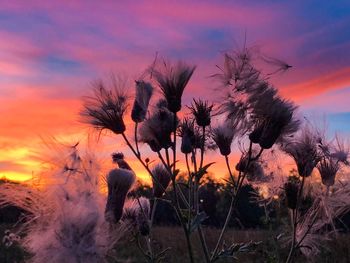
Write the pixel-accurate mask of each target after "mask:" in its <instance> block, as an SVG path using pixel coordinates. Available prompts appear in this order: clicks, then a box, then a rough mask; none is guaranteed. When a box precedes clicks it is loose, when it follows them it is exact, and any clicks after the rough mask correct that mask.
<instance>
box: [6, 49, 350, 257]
mask: <svg viewBox="0 0 350 263" xmlns="http://www.w3.org/2000/svg"><path fill="white" fill-rule="evenodd" d="M257 58H259V56H256V55H255V53H254V49H251V48H247V47H244V48H243V49H241V50H238V51H234V52H231V53H226V54H224V63H223V66H222V67H220V66H218V68H219V70H220V72H219V73H218V74H214V75H213V77H215V78H217V79H219V80H220V82H221V85H220V87H219V89H218V90H220V91H222V94H223V95H222V96H221V97H220V99H221V101H220V103H219V104H215V103H211V102H209V101H206V100H203V99H201V98H199V99H198V98H197V99H193V101H192V103H191V105H189V106H188V107H187V111H188V112H186V113H185V114H184V117H182V118H181V117H180V116H183V114H180V111H181V110H182V109H184V107H183V100H182V97H183V95H184V94H185V93H186V90H187V87H188V85H190V83H191V77H192V75H193V74H194V72H195V69H196V67H195V66H192V65H191V66H190V65H188V64H186V63H184V62H175V63H170V62H167V61H165V60H164V61H161V62H159V63H154V64H153V65H152V66H151V67H149V69H148V70H147V71H146V72H147V74H149V78H148V80H147V81H146V80H141V79H138V80H136V81H135V84H133V85H135V87H136V92H135V97H134V98H133V99H132V100H130V98H129V96H128V95H127V88H129V87H128V85H127V84H126V83H125V82H120V81H118V78H116V77H114V78H112V80H111V81H109V82H106V81H102V80H100V81H96V82H94V83H93V90H92V95H91V96H86V97H84V100H83V109H82V111H81V116H82V117H83V121H84V122H86V123H88V124H89V125H91V126H93V127H94V128H95V129H97V130H98V131H99V132H100V133H101V131H109V132H111V133H112V134H113V135H116V136H118V138H119V139H122V140H123V141H124V142H125V144H126V145H127V147H128V148H129V150H130V151H131V153H132V154H133V156H134V158H136V159H137V160H138V161H139V162H140V163H141V165H142V166H143V168H144V169H145V170H146V171H147V172H148V174H149V176H150V181H151V183H152V185H151V187H152V196H151V198H150V199H147V198H145V197H141V196H134V197H133V198H129V195H130V192H132V191H133V186H134V183H135V180H136V177H137V174H136V173H135V171H134V170H133V167H132V165H131V164H132V162H130V164H129V163H128V160H130V158H131V157H130V156H124V154H123V153H122V152H115V153H112V161H113V163H114V164H115V165H116V167H114V168H113V169H111V170H110V171H109V172H108V173H107V174H106V175H105V176H106V184H107V190H108V192H107V197H105V196H104V195H103V194H101V192H100V191H99V183H100V180H99V171H98V168H97V167H96V166H95V162H94V160H93V159H92V158H90V159H89V158H87V160H85V159H86V158H85V157H83V156H81V155H79V153H78V151H77V149H76V146H77V145H75V146H74V147H71V148H69V150H70V153H69V155H68V157H69V158H67V161H65V162H64V165H63V167H60V169H56V170H57V171H55V172H54V174H52V173H51V176H52V177H53V178H54V179H55V180H57V183H56V184H55V185H54V187H52V188H48V189H44V190H41V189H35V190H32V191H31V193H30V194H29V191H28V188H26V187H18V186H9V185H5V186H1V188H2V189H1V190H3V191H1V192H0V205H4V204H7V203H13V204H16V205H18V206H19V207H22V208H23V209H25V210H26V211H28V212H29V213H30V215H31V216H30V220H29V221H28V222H29V223H28V224H27V225H26V227H28V237H27V238H26V239H25V242H24V243H23V244H24V245H25V246H26V247H27V248H28V250H29V251H31V252H33V253H34V258H33V261H34V262H48V261H50V262H105V261H106V257H107V255H108V254H109V253H110V251H111V249H112V248H113V247H114V246H115V245H116V241H117V240H118V238H119V237H120V236H121V235H122V234H124V233H125V232H126V231H130V232H132V234H133V236H134V240H135V241H137V245H138V248H139V249H140V251H141V252H142V254H143V255H144V256H145V259H146V261H147V262H161V261H162V260H163V259H164V255H165V254H166V253H167V252H168V251H169V249H170V248H165V249H163V250H162V251H158V249H157V248H155V247H154V246H153V244H154V243H155V242H154V241H155V239H156V236H155V235H154V232H153V222H154V216H155V213H156V212H155V211H156V209H157V204H158V203H159V202H160V200H162V201H166V202H167V203H169V204H170V205H171V207H172V208H173V210H174V212H175V214H176V217H177V220H178V223H179V225H180V226H181V228H182V230H183V234H184V237H185V240H186V247H187V251H188V258H189V262H195V258H194V253H193V244H192V239H191V237H192V236H193V235H194V234H195V235H198V237H199V240H200V245H201V249H202V260H201V262H207V263H212V262H216V261H217V260H219V259H221V258H223V257H235V256H236V254H237V253H241V252H244V251H249V250H250V249H254V248H255V247H256V246H257V245H258V243H253V242H249V243H231V244H227V242H226V241H225V233H226V230H227V228H228V225H229V222H230V221H231V220H232V217H233V215H234V210H235V209H236V207H237V203H238V199H239V196H240V193H241V190H242V188H243V186H244V185H245V184H246V183H250V182H254V184H255V185H258V184H261V183H274V184H275V185H277V183H276V180H275V177H273V176H268V175H266V174H267V173H265V166H264V164H265V158H266V156H267V155H268V154H270V153H271V152H273V151H279V152H283V153H285V154H286V155H287V156H289V157H291V158H292V159H293V160H294V162H295V164H296V167H297V174H296V176H293V177H289V178H288V180H287V181H284V182H283V184H280V185H279V189H282V190H283V191H284V196H285V199H286V206H287V207H288V209H289V211H290V214H291V225H292V231H291V242H290V243H291V246H290V253H289V256H288V259H287V262H291V261H292V260H293V259H294V257H295V254H296V251H298V250H300V251H302V252H303V253H305V254H306V251H305V247H303V245H304V244H307V245H308V246H314V245H315V242H314V240H315V239H314V238H315V237H316V236H317V233H318V231H321V230H322V229H323V228H322V227H324V226H325V222H332V220H333V218H334V216H337V215H339V214H341V213H342V212H344V211H347V209H350V205H348V204H346V202H344V203H343V206H342V207H337V206H336V205H335V204H336V202H335V196H337V197H338V198H340V199H341V198H343V199H342V200H345V199H346V198H349V197H350V190H349V189H350V187H349V186H348V187H344V188H343V189H341V187H339V184H337V174H338V172H339V171H340V170H341V169H342V167H343V166H346V165H348V164H349V163H348V156H349V150H348V149H347V148H346V147H345V145H344V144H343V143H342V142H341V141H340V140H336V143H335V144H331V143H324V141H325V140H324V139H321V137H320V136H319V135H318V134H317V133H314V132H313V131H312V130H311V129H309V128H303V129H302V130H299V128H300V126H301V122H300V120H299V119H298V118H297V106H296V105H295V104H294V103H293V102H291V101H289V100H286V99H284V98H282V97H281V95H280V94H279V92H278V90H277V89H276V88H275V87H274V86H273V85H272V84H271V82H270V78H271V77H272V76H273V75H275V74H277V73H280V72H282V71H283V72H284V71H286V70H287V69H289V68H290V66H289V65H288V64H286V63H282V62H281V61H279V60H273V59H272V58H267V57H265V58H264V59H263V61H265V62H267V63H272V64H274V65H277V66H279V67H280V69H277V70H275V71H273V72H268V73H264V72H263V71H262V70H259V69H258V68H257V67H256V66H255V60H256V59H257ZM133 85H130V86H133ZM157 89H158V91H160V92H159V94H160V98H159V97H157V98H156V99H155V98H153V94H155V93H156V90H157ZM131 104H132V107H129V106H130V105H131ZM129 108H131V111H130V112H129V111H128V109H129ZM129 115H130V118H129ZM129 120H130V123H129ZM127 123H129V124H128V125H127ZM129 130H131V132H130V131H129ZM130 137H131V138H130ZM119 145H120V142H118V146H119ZM143 147H146V148H147V150H146V151H143V150H144V148H143ZM149 149H150V150H149ZM209 150H216V151H217V153H218V155H219V156H221V157H222V158H223V160H224V161H225V164H226V167H227V174H228V176H229V177H228V180H227V182H228V184H229V187H227V189H226V190H227V191H228V196H229V198H230V204H229V207H228V209H227V214H226V218H225V221H224V222H223V224H222V227H221V230H220V235H219V237H218V239H217V240H215V241H216V242H215V246H213V247H209V246H208V242H207V240H206V235H205V231H204V229H203V228H204V226H203V223H204V221H205V219H206V218H207V215H206V213H205V211H204V210H203V209H201V202H200V199H199V190H200V187H201V185H202V184H203V181H204V180H205V178H206V175H207V173H208V170H209V169H210V168H211V167H213V166H215V165H216V164H215V163H213V162H210V161H209V160H208V158H207V155H206V154H207V153H208V151H209ZM237 150H240V158H239V159H238V160H236V161H234V160H235V158H234V156H233V155H234V154H232V153H235V152H237ZM180 162H184V165H183V166H180V165H179V163H180ZM179 167H185V169H183V168H181V169H179ZM231 167H234V168H235V169H232V168H231ZM315 168H317V170H318V171H319V173H320V176H321V181H322V183H323V184H324V186H325V188H326V190H325V191H323V192H322V194H318V197H317V199H315V201H314V202H313V204H312V206H311V207H310V208H309V210H308V211H307V212H306V213H303V214H302V213H301V203H302V200H303V196H304V191H305V187H306V183H305V182H306V180H309V178H311V175H312V173H313V171H314V170H316V169H315ZM180 173H181V174H182V175H183V174H184V176H183V177H182V178H183V179H182V181H181V182H179V180H178V178H179V174H180ZM271 174H272V173H271ZM62 179H64V183H61V182H62ZM58 182H60V184H59V183H58ZM275 188H277V187H275ZM169 189H171V191H169ZM14 192H16V194H15V195H14V198H13V197H12V196H11V195H12V194H13V193H14ZM22 198H28V200H29V201H30V204H31V205H28V203H27V202H24V201H23V200H22ZM47 198H49V199H50V200H51V201H50V202H43V201H42V200H45V199H47ZM320 207H321V208H320ZM325 218H328V219H327V220H326V219H325ZM39 236H43V238H42V239H40V238H39ZM38 240H40V241H38ZM67 244H69V245H67ZM41 258H42V259H41ZM67 258H69V259H71V260H70V261H67V260H66V259H67Z"/></svg>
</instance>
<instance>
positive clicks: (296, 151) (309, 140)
mask: <svg viewBox="0 0 350 263" xmlns="http://www.w3.org/2000/svg"><path fill="white" fill-rule="evenodd" d="M318 144H319V138H318V137H317V136H316V135H315V134H313V133H312V132H311V130H310V129H308V128H304V129H303V130H302V132H301V133H300V136H299V137H298V138H295V139H294V140H292V141H290V142H289V143H286V144H285V145H284V146H283V147H282V150H283V151H284V152H285V153H287V154H288V155H289V156H291V157H292V158H293V159H294V161H295V163H296V165H297V168H298V173H299V175H300V176H302V177H308V176H310V175H311V173H312V170H313V169H314V168H315V166H316V165H317V163H318V162H319V160H320V154H319V152H318V150H317V148H318Z"/></svg>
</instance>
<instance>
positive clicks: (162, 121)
mask: <svg viewBox="0 0 350 263" xmlns="http://www.w3.org/2000/svg"><path fill="white" fill-rule="evenodd" d="M173 123H174V114H173V113H172V112H170V111H169V110H168V109H166V108H164V107H161V108H157V109H156V110H155V112H153V114H152V115H151V116H150V117H149V118H146V120H145V121H144V122H143V123H142V126H141V127H140V129H139V134H140V141H141V142H144V143H147V144H148V145H149V146H150V148H151V150H152V151H154V152H158V151H160V150H161V149H162V148H164V149H167V148H169V147H171V146H172V141H171V133H172V132H173V130H174V124H173Z"/></svg>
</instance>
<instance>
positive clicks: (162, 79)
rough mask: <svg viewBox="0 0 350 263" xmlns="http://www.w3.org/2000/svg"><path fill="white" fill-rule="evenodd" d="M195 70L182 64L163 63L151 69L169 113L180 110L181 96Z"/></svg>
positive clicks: (193, 67)
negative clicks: (159, 66)
mask: <svg viewBox="0 0 350 263" xmlns="http://www.w3.org/2000/svg"><path fill="white" fill-rule="evenodd" d="M195 68H196V67H195V66H189V65H186V64H185V63H183V62H178V63H176V64H175V65H172V64H170V63H168V62H166V61H163V64H162V67H161V68H152V69H151V72H152V75H153V76H154V78H155V79H156V81H157V82H158V84H159V87H160V89H161V91H162V93H163V96H164V98H165V99H166V101H167V104H168V109H169V110H170V111H171V112H173V113H176V112H178V111H180V110H181V99H182V94H183V92H184V90H185V87H186V86H187V84H188V82H189V80H190V78H191V77H192V74H193V72H194V70H195Z"/></svg>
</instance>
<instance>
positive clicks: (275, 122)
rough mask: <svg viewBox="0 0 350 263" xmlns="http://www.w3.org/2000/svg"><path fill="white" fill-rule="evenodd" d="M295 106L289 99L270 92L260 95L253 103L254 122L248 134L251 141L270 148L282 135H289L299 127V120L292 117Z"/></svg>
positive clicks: (264, 147)
mask: <svg viewBox="0 0 350 263" xmlns="http://www.w3.org/2000/svg"><path fill="white" fill-rule="evenodd" d="M295 110H296V106H295V105H294V104H293V103H292V102H289V101H286V100H283V99H281V98H279V97H272V96H271V95H270V94H269V95H268V96H267V97H266V98H264V97H260V100H259V101H258V102H255V103H254V106H253V111H252V118H253V120H255V122H256V126H255V129H254V130H253V131H252V133H251V134H250V137H249V138H250V139H251V140H252V142H253V143H259V145H260V147H262V148H263V149H269V148H271V147H272V146H273V145H274V144H275V142H276V141H277V140H278V139H279V138H280V137H282V136H286V135H290V134H292V133H294V132H296V131H297V130H298V128H299V121H298V120H296V119H294V111H295Z"/></svg>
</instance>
